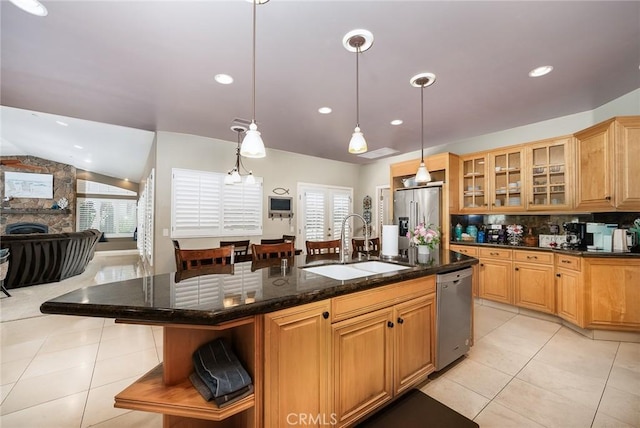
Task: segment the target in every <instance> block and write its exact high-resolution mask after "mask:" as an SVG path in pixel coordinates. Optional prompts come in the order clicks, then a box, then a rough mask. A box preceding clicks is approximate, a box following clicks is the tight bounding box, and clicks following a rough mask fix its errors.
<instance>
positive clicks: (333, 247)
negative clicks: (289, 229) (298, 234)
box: [305, 239, 340, 254]
mask: <svg viewBox="0 0 640 428" xmlns="http://www.w3.org/2000/svg"><path fill="white" fill-rule="evenodd" d="M305 244H306V246H307V254H338V253H340V240H339V239H332V240H330V241H307V242H306V243H305Z"/></svg>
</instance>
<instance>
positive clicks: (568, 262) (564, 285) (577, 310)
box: [555, 254, 585, 327]
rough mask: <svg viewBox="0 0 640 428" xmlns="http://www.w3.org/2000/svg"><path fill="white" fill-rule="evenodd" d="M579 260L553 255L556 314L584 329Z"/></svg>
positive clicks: (562, 255)
mask: <svg viewBox="0 0 640 428" xmlns="http://www.w3.org/2000/svg"><path fill="white" fill-rule="evenodd" d="M581 264H582V263H581V259H580V258H579V257H574V256H568V255H565V254H556V255H555V275H556V279H555V280H556V303H557V310H556V313H557V314H558V316H559V317H560V318H562V319H565V320H567V321H569V322H570V323H573V324H575V325H577V326H579V327H584V300H585V299H584V286H583V283H582V273H581Z"/></svg>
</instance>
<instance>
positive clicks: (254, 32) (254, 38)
mask: <svg viewBox="0 0 640 428" xmlns="http://www.w3.org/2000/svg"><path fill="white" fill-rule="evenodd" d="M256 1H257V0H252V1H251V3H253V119H252V121H253V123H255V122H256Z"/></svg>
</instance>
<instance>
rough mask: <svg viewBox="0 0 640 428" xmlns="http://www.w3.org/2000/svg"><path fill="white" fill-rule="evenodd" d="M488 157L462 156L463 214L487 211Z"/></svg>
mask: <svg viewBox="0 0 640 428" xmlns="http://www.w3.org/2000/svg"><path fill="white" fill-rule="evenodd" d="M486 160H487V159H486V156H484V155H482V156H478V155H475V156H469V157H465V156H462V157H461V158H460V161H461V162H462V180H461V182H462V204H461V211H463V212H480V211H486V209H487V199H486V195H487V194H486V192H487V177H486V171H487V165H486Z"/></svg>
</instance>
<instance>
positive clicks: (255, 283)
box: [40, 250, 478, 325]
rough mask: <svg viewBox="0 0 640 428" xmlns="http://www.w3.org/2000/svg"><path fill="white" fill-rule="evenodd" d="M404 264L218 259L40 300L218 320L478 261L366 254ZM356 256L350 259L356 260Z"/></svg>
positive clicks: (98, 310)
mask: <svg viewBox="0 0 640 428" xmlns="http://www.w3.org/2000/svg"><path fill="white" fill-rule="evenodd" d="M367 260H379V261H385V262H390V263H397V264H400V265H403V266H406V267H408V269H403V270H400V271H394V272H389V273H383V274H371V275H368V276H366V277H362V278H356V279H352V280H344V281H340V280H335V279H331V278H328V277H325V276H321V275H318V274H314V273H311V272H307V271H305V270H304V269H302V268H304V267H308V266H318V265H322V264H335V263H338V262H339V260H338V255H324V256H305V255H299V256H295V257H290V258H289V259H288V266H287V267H285V268H283V267H281V263H280V259H273V260H267V261H261V262H243V263H237V264H235V265H231V266H229V265H227V266H221V267H220V268H219V269H217V271H215V270H209V271H208V274H206V275H196V276H193V277H191V278H187V279H185V278H184V276H183V278H182V279H181V280H180V281H176V278H175V274H174V273H166V274H159V275H154V276H148V277H142V278H136V279H131V280H127V281H119V282H113V283H108V284H101V285H93V286H89V287H84V288H81V289H78V290H74V291H72V292H69V293H67V294H64V295H62V296H59V297H56V298H54V299H51V300H48V301H46V302H44V303H43V304H42V305H41V307H40V311H41V312H42V313H45V314H61V315H78V316H89V317H101V318H116V319H120V320H128V321H132V322H141V323H144V322H147V323H156V324H163V323H167V324H191V325H216V324H220V323H224V322H228V321H233V320H237V319H241V318H244V317H248V316H253V315H259V314H264V313H269V312H273V311H277V310H280V309H285V308H290V307H294V306H298V305H302V304H305V303H311V302H315V301H320V300H324V299H328V298H331V297H336V296H340V295H343V294H349V293H354V292H357V291H363V290H367V289H371V288H375V287H380V286H383V285H388V284H392V283H395V282H400V281H406V280H410V279H415V278H420V277H424V276H429V275H434V274H439V273H446V272H452V271H455V270H459V269H464V268H466V267H470V266H472V265H474V264H477V263H478V260H477V259H475V258H473V257H469V256H466V255H463V254H460V253H456V252H454V251H447V250H440V251H436V252H434V253H432V254H431V255H430V256H429V258H428V259H426V260H423V262H419V261H418V260H411V259H407V258H404V259H402V258H397V259H393V260H386V259H380V258H378V257H370V258H368V259H367ZM358 261H363V260H358V259H353V260H352V261H351V262H353V263H355V262H358Z"/></svg>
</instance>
